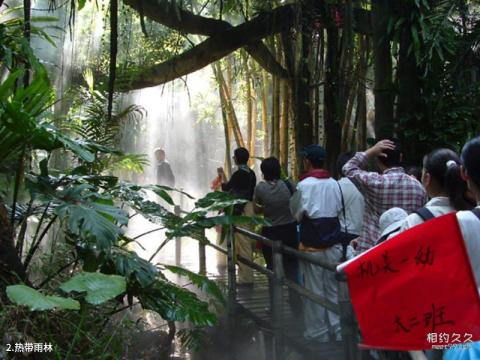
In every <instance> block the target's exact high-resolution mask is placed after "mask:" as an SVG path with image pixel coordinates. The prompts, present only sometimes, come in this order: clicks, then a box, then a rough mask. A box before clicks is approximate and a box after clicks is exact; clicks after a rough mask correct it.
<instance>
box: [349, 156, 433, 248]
mask: <svg viewBox="0 0 480 360" xmlns="http://www.w3.org/2000/svg"><path fill="white" fill-rule="evenodd" d="M366 165H367V156H366V155H365V153H364V152H358V153H356V154H355V156H354V157H353V158H352V159H350V161H349V162H347V163H346V164H345V166H344V167H343V173H344V174H345V176H346V177H348V178H349V179H350V180H351V181H352V182H353V183H354V184H355V186H356V187H357V188H358V190H359V191H360V193H361V194H362V195H363V196H364V199H365V212H364V215H363V227H362V232H361V234H360V237H359V238H358V248H357V251H358V252H363V251H365V250H368V249H370V248H371V247H372V246H374V245H375V241H376V239H378V238H379V236H380V226H379V222H378V221H379V219H380V215H382V213H383V212H385V211H387V210H388V209H391V208H392V207H399V208H402V209H404V210H405V211H406V212H408V213H411V212H413V211H415V210H417V209H418V208H420V207H422V206H423V205H424V204H425V203H426V201H427V194H426V192H425V189H424V188H423V186H422V184H420V182H419V181H417V180H416V179H414V178H412V177H411V176H410V175H407V174H406V173H405V171H404V170H403V168H401V167H393V168H390V169H388V170H385V171H384V173H383V174H378V173H376V172H368V171H365V170H363V169H364V168H365V167H366Z"/></svg>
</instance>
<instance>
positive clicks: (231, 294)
mask: <svg viewBox="0 0 480 360" xmlns="http://www.w3.org/2000/svg"><path fill="white" fill-rule="evenodd" d="M226 229H227V236H226V237H227V239H226V240H227V253H228V255H227V275H228V309H229V311H230V312H234V311H235V307H236V304H235V298H236V293H237V281H236V278H235V259H234V246H235V239H234V233H233V231H234V229H233V226H232V225H230V226H228V228H226Z"/></svg>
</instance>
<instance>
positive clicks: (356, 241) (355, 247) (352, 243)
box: [350, 238, 358, 250]
mask: <svg viewBox="0 0 480 360" xmlns="http://www.w3.org/2000/svg"><path fill="white" fill-rule="evenodd" d="M350 246H351V247H352V248H353V250H357V246H358V238H356V239H353V240H352V241H350Z"/></svg>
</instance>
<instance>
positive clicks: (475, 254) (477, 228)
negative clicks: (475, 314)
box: [457, 206, 480, 293]
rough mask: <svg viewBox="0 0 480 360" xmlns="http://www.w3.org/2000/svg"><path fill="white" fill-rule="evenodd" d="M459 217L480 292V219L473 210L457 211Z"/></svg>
mask: <svg viewBox="0 0 480 360" xmlns="http://www.w3.org/2000/svg"><path fill="white" fill-rule="evenodd" d="M478 208H480V206H479V207H477V209H478ZM457 219H458V222H459V224H460V229H461V231H462V235H463V240H464V241H465V245H466V248H467V253H468V257H469V258H470V264H471V265H472V270H473V276H474V277H475V282H476V283H477V289H478V292H479V293H480V220H479V219H478V217H477V216H476V215H475V214H474V213H472V212H471V211H459V212H457Z"/></svg>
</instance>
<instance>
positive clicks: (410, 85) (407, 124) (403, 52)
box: [392, 4, 431, 163]
mask: <svg viewBox="0 0 480 360" xmlns="http://www.w3.org/2000/svg"><path fill="white" fill-rule="evenodd" d="M399 10H400V11H401V13H402V14H404V15H403V16H404V17H405V16H406V15H407V14H409V15H410V14H412V13H413V12H414V11H418V9H417V7H416V6H415V5H414V4H404V5H403V6H402V8H401V9H399ZM407 18H408V16H407ZM412 26H414V25H413V24H412V23H411V22H410V21H409V20H407V21H405V22H404V23H403V24H402V27H401V29H400V31H401V33H400V48H399V53H398V72H397V81H398V100H397V108H396V116H395V118H396V123H397V124H396V125H401V128H399V129H398V130H399V131H398V133H397V134H392V135H395V137H398V138H400V140H401V142H402V145H403V151H404V155H405V158H406V159H407V161H414V162H417V163H420V162H421V157H422V156H423V155H422V154H425V153H427V152H428V151H430V150H431V149H428V148H427V147H425V146H423V147H422V143H423V141H422V139H418V138H415V137H414V136H415V135H413V138H412V136H411V135H410V136H409V135H406V133H407V131H408V130H410V129H412V128H413V129H418V128H419V127H421V126H422V125H423V126H425V128H428V124H425V123H424V122H423V124H419V120H420V119H418V118H417V116H418V114H422V113H423V106H422V93H421V86H422V84H421V79H420V74H421V70H419V68H418V66H417V62H416V59H415V55H414V52H413V51H412V50H411V49H412V48H413V39H412V35H411V28H412ZM394 130H397V129H394Z"/></svg>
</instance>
